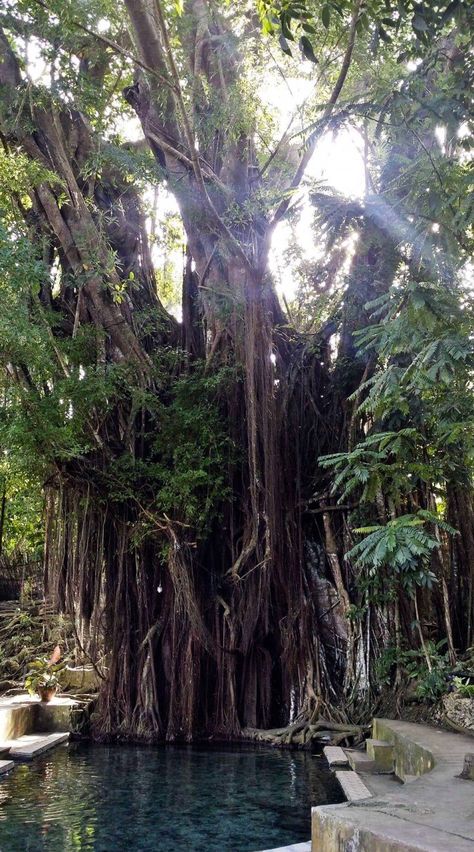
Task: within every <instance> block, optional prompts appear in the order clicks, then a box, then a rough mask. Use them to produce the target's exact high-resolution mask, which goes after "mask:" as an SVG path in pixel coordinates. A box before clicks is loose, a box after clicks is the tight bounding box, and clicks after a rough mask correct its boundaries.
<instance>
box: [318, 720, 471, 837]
mask: <svg viewBox="0 0 474 852" xmlns="http://www.w3.org/2000/svg"><path fill="white" fill-rule="evenodd" d="M373 735H374V737H375V738H377V739H379V740H382V739H383V740H385V741H387V742H390V743H391V744H392V745H393V747H394V755H395V768H396V770H397V773H398V772H399V773H400V776H399V777H401V779H402V780H404V781H405V782H406V783H405V784H403V785H402V786H400V787H398V788H397V791H396V793H395V792H394V793H389V794H387V793H386V792H383V793H382V794H381V795H378V794H377V781H376V778H375V777H374V779H371V780H372V786H373V792H374V797H373V798H371V799H367V800H364V801H362V802H354V803H347V802H346V803H345V804H342V805H322V806H319V807H314V808H312V846H311V850H312V852H320V850H321V852H322V850H324V852H337V850H340V849H343V848H344V849H351V852H358V850H364V852H396V850H397V851H398V850H404V852H420V850H424V851H425V850H426V852H428V850H429V852H445V850H446V852H448V850H450V852H452V850H453V849H456V852H465V850H466V852H467V850H471V852H472V849H473V848H474V818H473V816H474V811H473V801H474V784H473V783H472V782H470V781H466V780H463V779H460V778H459V774H460V773H461V771H462V768H463V759H464V755H465V753H466V752H469V751H472V738H470V737H468V736H464V735H462V734H455V733H448V732H446V731H442V730H438V729H435V728H429V727H428V726H425V725H416V724H414V723H410V722H400V721H398V720H390V719H375V720H374V726H373Z"/></svg>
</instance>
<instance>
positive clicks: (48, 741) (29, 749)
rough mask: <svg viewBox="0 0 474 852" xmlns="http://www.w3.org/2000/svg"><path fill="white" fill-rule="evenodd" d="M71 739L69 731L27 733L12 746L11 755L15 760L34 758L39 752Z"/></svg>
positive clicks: (41, 752)
mask: <svg viewBox="0 0 474 852" xmlns="http://www.w3.org/2000/svg"><path fill="white" fill-rule="evenodd" d="M68 739H69V734H67V733H57V734H27V735H26V736H23V737H20V738H19V739H18V740H16V741H15V743H14V744H13V745H12V747H11V748H10V757H13V758H14V759H15V760H32V759H33V758H34V757H37V756H38V755H39V754H43V752H45V751H49V749H51V748H54V747H55V746H57V745H60V743H65V742H67V741H68Z"/></svg>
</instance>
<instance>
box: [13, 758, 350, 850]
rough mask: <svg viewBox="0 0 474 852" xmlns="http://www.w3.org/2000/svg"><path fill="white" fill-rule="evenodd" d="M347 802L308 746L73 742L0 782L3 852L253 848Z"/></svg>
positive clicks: (306, 832)
mask: <svg viewBox="0 0 474 852" xmlns="http://www.w3.org/2000/svg"><path fill="white" fill-rule="evenodd" d="M341 800H342V796H341V793H340V790H339V787H338V784H337V782H336V781H335V779H334V777H333V776H332V775H331V773H330V772H329V770H328V769H327V767H326V765H325V762H324V761H323V760H321V759H320V758H316V757H313V756H312V755H310V754H305V753H301V752H287V751H286V752H280V751H266V750H265V751H264V750H254V749H247V748H245V749H244V748H241V749H231V748H219V749H217V748H212V749H209V748H191V747H190V748H173V747H166V748H147V747H141V746H132V745H115V746H100V745H90V744H82V743H80V744H79V743H77V744H76V743H71V744H70V745H69V746H60V747H59V748H57V749H56V750H55V751H54V752H50V754H49V755H47V754H46V755H43V757H39V758H37V759H36V760H35V761H34V762H33V763H32V764H26V763H24V764H18V765H17V766H16V767H15V769H14V771H13V772H12V773H10V774H9V775H8V776H7V777H6V778H4V779H3V780H1V781H0V850H1V852H43V850H47V852H69V850H71V852H78V850H80V852H83V850H87V852H125V850H126V852H152V851H153V852H178V850H179V852H255V850H261V849H271V848H273V847H276V846H283V845H285V844H287V843H296V842H300V841H303V840H308V839H309V837H310V808H311V805H316V804H318V805H319V804H327V803H332V802H338V801H341Z"/></svg>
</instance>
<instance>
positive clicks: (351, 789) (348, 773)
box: [336, 769, 372, 802]
mask: <svg viewBox="0 0 474 852" xmlns="http://www.w3.org/2000/svg"><path fill="white" fill-rule="evenodd" d="M336 778H337V780H338V781H339V784H340V785H341V787H342V791H343V793H344V795H345V797H346V799H347V801H348V802H360V801H362V799H370V798H371V796H372V793H371V792H370V790H368V789H367V787H366V786H365V784H364V782H363V781H362V778H361V777H360V776H359V775H358V774H357V772H353V771H352V770H351V769H349V770H341V772H336Z"/></svg>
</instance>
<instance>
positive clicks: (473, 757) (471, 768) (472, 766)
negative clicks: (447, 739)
mask: <svg viewBox="0 0 474 852" xmlns="http://www.w3.org/2000/svg"><path fill="white" fill-rule="evenodd" d="M459 777H460V778H465V779H466V780H467V781H474V754H466V755H464V768H463V771H462V772H461V775H460V776H459Z"/></svg>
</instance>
